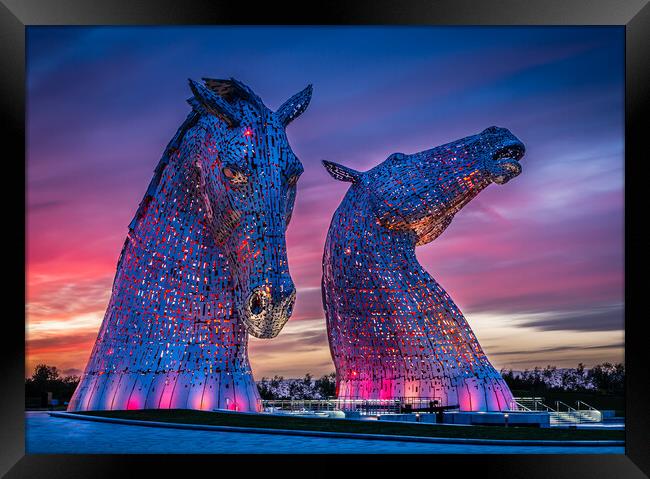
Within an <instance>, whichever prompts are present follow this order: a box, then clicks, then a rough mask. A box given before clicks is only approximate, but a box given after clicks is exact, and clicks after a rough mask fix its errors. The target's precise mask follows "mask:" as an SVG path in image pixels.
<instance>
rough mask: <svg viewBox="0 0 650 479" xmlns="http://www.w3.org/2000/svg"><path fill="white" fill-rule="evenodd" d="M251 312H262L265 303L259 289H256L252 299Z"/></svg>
mask: <svg viewBox="0 0 650 479" xmlns="http://www.w3.org/2000/svg"><path fill="white" fill-rule="evenodd" d="M249 307H250V312H251V313H252V314H256V315H257V314H260V313H261V312H262V309H263V307H264V303H263V301H262V294H261V293H260V292H259V291H255V292H254V293H253V294H252V296H251V300H250V304H249Z"/></svg>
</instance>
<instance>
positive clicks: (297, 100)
mask: <svg viewBox="0 0 650 479" xmlns="http://www.w3.org/2000/svg"><path fill="white" fill-rule="evenodd" d="M312 91H313V88H312V86H311V85H307V87H306V88H305V89H304V90H302V91H301V92H298V93H296V94H295V95H294V96H292V97H291V98H289V99H288V100H287V101H285V102H284V103H283V104H282V106H281V107H280V108H278V111H276V112H275V114H276V116H277V117H278V118H279V119H280V123H282V124H283V125H284V126H287V125H288V124H289V123H290V122H292V121H293V120H295V119H296V118H297V117H299V116H300V115H302V113H303V112H304V111H305V110H306V109H307V107H308V106H309V102H310V101H311V93H312Z"/></svg>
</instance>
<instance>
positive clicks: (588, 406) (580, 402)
mask: <svg viewBox="0 0 650 479" xmlns="http://www.w3.org/2000/svg"><path fill="white" fill-rule="evenodd" d="M580 404H583V405H585V406H587V409H588V410H590V411H598V409H596V408H595V407H593V406H590V405H589V404H587V403H586V402H584V401H580V400H577V401H576V406H578V411H579V410H580Z"/></svg>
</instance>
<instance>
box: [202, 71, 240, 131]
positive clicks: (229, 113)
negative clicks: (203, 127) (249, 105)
mask: <svg viewBox="0 0 650 479" xmlns="http://www.w3.org/2000/svg"><path fill="white" fill-rule="evenodd" d="M189 82H190V89H191V90H192V93H194V99H195V100H196V102H198V103H199V104H200V105H201V106H202V107H203V108H204V109H205V110H207V111H208V112H210V113H212V114H214V115H218V116H220V117H222V118H223V119H224V120H226V121H227V122H228V124H229V125H230V126H231V127H232V126H238V125H239V123H240V119H239V115H238V114H237V113H236V112H235V110H234V109H233V108H232V107H231V106H230V104H229V103H228V102H227V101H226V100H224V99H223V98H221V96H219V95H218V94H217V93H214V92H212V91H211V90H210V89H209V88H206V87H205V86H203V85H201V84H200V83H197V82H195V81H194V80H192V79H190V80H189ZM189 103H190V104H191V105H192V107H194V108H195V107H196V105H195V104H194V103H193V101H192V99H190V101H189Z"/></svg>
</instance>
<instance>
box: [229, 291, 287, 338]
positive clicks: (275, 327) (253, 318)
mask: <svg viewBox="0 0 650 479" xmlns="http://www.w3.org/2000/svg"><path fill="white" fill-rule="evenodd" d="M295 300H296V289H295V287H294V285H293V282H291V280H290V279H289V281H288V283H281V284H280V286H276V287H273V286H268V285H264V286H259V287H257V288H255V289H253V291H252V292H251V293H250V295H249V296H248V298H247V299H246V301H245V302H244V304H243V306H242V308H241V309H242V311H241V319H242V321H243V322H244V324H245V325H246V329H247V330H248V332H249V333H250V334H252V335H253V336H255V337H256V338H274V337H275V336H277V335H278V333H279V332H280V330H282V328H283V326H284V325H285V323H286V322H287V321H288V319H289V318H290V317H291V313H292V312H293V305H294V302H295Z"/></svg>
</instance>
